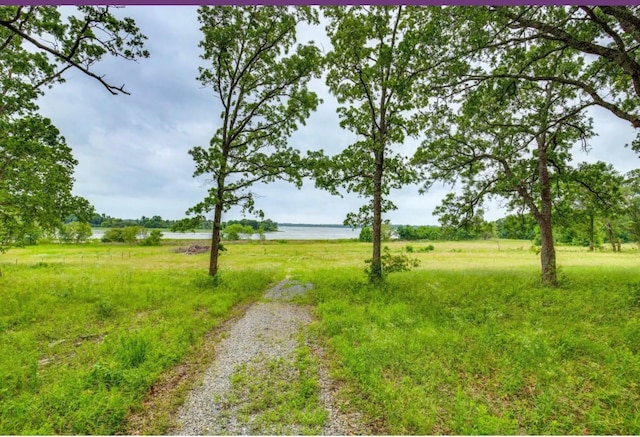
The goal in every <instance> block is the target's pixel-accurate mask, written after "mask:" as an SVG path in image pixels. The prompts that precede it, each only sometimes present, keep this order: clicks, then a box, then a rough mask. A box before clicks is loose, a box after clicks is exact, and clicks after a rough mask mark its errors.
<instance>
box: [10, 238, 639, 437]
mask: <svg viewBox="0 0 640 437" xmlns="http://www.w3.org/2000/svg"><path fill="white" fill-rule="evenodd" d="M187 244H188V242H185V241H174V242H168V243H166V244H164V245H163V246H160V247H129V246H123V245H117V244H114V245H107V244H101V243H90V244H85V245H78V246H76V245H46V246H35V247H28V248H24V249H12V250H10V251H9V252H7V253H6V254H2V255H0V268H1V269H2V274H3V276H2V277H0V298H1V299H2V305H0V347H1V350H2V354H0V434H116V433H123V432H126V430H127V415H128V414H129V412H131V411H139V410H140V409H141V408H143V407H142V401H143V400H144V399H145V397H146V396H149V391H150V388H151V387H152V386H153V384H154V383H155V382H156V381H157V380H158V379H159V378H160V377H161V375H163V374H165V373H166V372H167V371H168V370H169V369H171V368H173V367H175V366H176V365H178V364H179V363H181V362H183V361H184V360H186V359H188V357H190V356H193V355H194V354H195V353H196V352H197V350H198V348H199V347H201V345H202V343H203V339H204V337H205V334H206V333H207V332H210V331H211V330H213V329H214V328H216V327H217V326H219V325H220V324H221V323H222V321H224V320H225V319H227V318H229V317H231V315H232V314H233V313H234V308H237V307H238V305H239V304H241V303H247V302H251V301H253V300H256V299H259V297H260V295H261V293H262V291H264V290H265V289H266V288H267V287H268V286H269V285H270V284H272V283H275V282H277V281H279V280H281V279H282V278H283V277H284V276H286V275H291V276H292V277H294V278H296V279H298V280H301V281H309V282H312V283H313V284H314V285H315V288H314V289H313V290H312V292H311V293H310V295H309V296H308V298H307V301H308V303H311V304H313V305H314V306H315V312H316V315H317V321H316V322H315V323H314V324H313V325H312V327H311V330H312V331H311V334H312V335H313V336H314V337H316V338H317V339H318V340H319V341H320V342H321V343H323V344H324V345H325V347H326V349H327V353H328V355H329V356H330V357H331V363H332V364H331V372H332V374H333V375H334V377H336V378H338V380H339V381H340V382H341V385H342V396H344V397H345V400H348V404H349V405H352V406H355V407H357V408H358V409H360V410H362V411H363V412H364V413H365V415H366V417H367V418H368V420H369V421H370V422H371V423H372V425H373V429H374V430H376V432H379V433H387V434H640V355H639V354H640V275H639V274H638V272H639V270H640V269H639V268H640V253H639V252H638V251H637V249H634V248H633V247H631V246H629V247H623V252H622V253H611V252H598V253H589V252H587V251H586V250H585V249H583V248H574V247H571V248H565V247H560V248H558V262H559V265H561V273H560V281H561V286H560V287H559V288H557V289H551V288H547V287H543V286H541V285H540V282H539V258H538V256H537V255H536V254H535V253H533V252H531V251H530V250H529V248H530V246H531V244H530V243H529V242H527V241H504V240H500V241H497V240H491V241H478V242H432V243H428V242H413V243H405V242H391V243H388V244H387V245H388V246H389V247H390V248H391V250H392V252H394V253H399V252H400V251H401V250H406V249H407V246H411V249H410V250H411V252H410V253H408V255H409V256H411V257H413V258H418V259H419V260H420V262H421V263H420V266H419V267H418V268H416V269H414V270H413V271H411V272H402V273H396V274H392V275H390V276H389V277H388V279H387V282H386V284H385V285H384V286H382V287H373V286H370V285H369V284H368V283H367V281H366V277H365V275H364V267H365V264H364V262H363V261H364V259H366V258H368V257H370V247H371V246H370V244H367V243H358V242H345V241H341V242H339V241H328V242H308V241H300V242H293V241H289V242H278V241H267V242H238V243H232V242H229V243H225V246H226V247H227V248H228V250H227V251H226V252H224V253H223V255H222V256H221V258H220V263H221V274H220V276H219V278H218V279H217V280H212V279H210V278H209V277H208V276H207V274H206V273H207V266H208V255H207V254H200V255H191V256H189V255H184V254H182V253H175V252H173V249H175V247H177V246H178V245H183V246H184V245H187ZM429 244H432V245H433V246H434V247H435V250H433V251H430V252H423V251H422V250H421V249H423V248H424V247H426V246H427V245H429ZM156 426H159V427H157V428H154V431H155V432H159V431H162V430H163V428H162V426H161V424H160V425H158V424H156Z"/></svg>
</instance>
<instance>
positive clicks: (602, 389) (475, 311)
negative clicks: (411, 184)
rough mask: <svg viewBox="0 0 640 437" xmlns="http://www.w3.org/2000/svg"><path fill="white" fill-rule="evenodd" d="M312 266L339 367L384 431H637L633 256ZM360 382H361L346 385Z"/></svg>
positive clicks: (638, 329)
mask: <svg viewBox="0 0 640 437" xmlns="http://www.w3.org/2000/svg"><path fill="white" fill-rule="evenodd" d="M358 273H359V272H358V270H352V271H349V270H346V269H345V270H343V271H335V270H331V271H318V272H314V273H313V274H309V275H307V276H306V277H305V280H310V281H312V282H314V283H315V284H316V285H317V288H316V292H315V295H316V299H317V302H318V306H317V313H318V316H319V317H320V320H321V322H320V326H319V329H320V332H321V333H322V334H323V335H324V336H325V337H326V342H327V345H328V346H329V347H330V349H331V351H332V352H333V354H334V356H335V358H336V360H337V362H336V364H335V368H334V371H335V372H336V374H337V376H338V377H340V378H342V379H343V380H344V381H345V382H346V383H347V384H348V385H349V386H351V389H352V391H351V392H352V393H354V392H355V393H357V395H356V396H355V397H356V399H357V400H359V402H358V405H359V407H360V408H361V409H362V410H364V411H365V412H366V413H367V414H368V415H369V416H370V417H371V418H372V420H373V421H375V422H376V423H379V424H381V427H382V429H381V431H382V432H384V433H389V434H419V435H423V434H466V435H468V434H638V433H640V390H639V389H640V356H639V353H640V279H638V274H637V268H636V269H633V268H624V267H622V268H615V267H608V268H607V270H606V271H602V270H599V269H596V268H593V267H576V268H573V269H566V270H565V275H564V280H563V286H562V287H561V288H559V289H550V288H546V287H542V286H540V284H539V281H538V279H537V275H536V271H535V270H533V269H522V270H520V271H505V270H502V269H495V270H489V269H477V270H469V271H459V270H457V271H443V270H426V269H423V270H421V271H420V270H419V271H414V272H409V273H405V274H397V275H395V276H390V277H389V280H388V283H387V285H386V286H385V287H383V288H374V287H371V286H369V285H368V284H366V283H365V282H364V280H362V279H361V278H359V276H358ZM352 396H353V394H352Z"/></svg>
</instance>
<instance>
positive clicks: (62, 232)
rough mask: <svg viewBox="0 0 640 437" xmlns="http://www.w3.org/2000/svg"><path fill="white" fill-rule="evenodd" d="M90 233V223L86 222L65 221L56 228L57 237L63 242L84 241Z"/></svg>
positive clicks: (76, 242)
mask: <svg viewBox="0 0 640 437" xmlns="http://www.w3.org/2000/svg"><path fill="white" fill-rule="evenodd" d="M91 235H92V231H91V225H89V223H87V222H71V223H67V224H66V225H63V226H62V227H61V228H60V229H59V230H58V238H59V239H60V241H61V242H63V243H75V244H78V243H84V242H86V241H87V239H89V237H91Z"/></svg>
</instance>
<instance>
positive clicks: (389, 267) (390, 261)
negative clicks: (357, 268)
mask: <svg viewBox="0 0 640 437" xmlns="http://www.w3.org/2000/svg"><path fill="white" fill-rule="evenodd" d="M371 261H372V260H371V259H368V260H366V261H365V262H366V263H367V264H369V267H367V268H366V269H365V272H366V273H367V276H369V278H372V279H375V278H374V276H373V271H372V269H371ZM380 261H381V263H382V276H383V278H384V277H386V276H387V275H388V274H389V273H395V272H406V271H409V270H411V269H412V268H414V267H418V266H419V265H420V260H418V259H415V258H409V257H408V256H407V255H406V254H405V253H400V254H398V255H392V254H391V251H390V250H389V248H388V247H387V246H385V247H384V249H382V255H381V256H380Z"/></svg>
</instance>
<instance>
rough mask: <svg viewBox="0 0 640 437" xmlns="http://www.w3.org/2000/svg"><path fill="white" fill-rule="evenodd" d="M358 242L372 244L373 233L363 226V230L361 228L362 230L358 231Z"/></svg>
mask: <svg viewBox="0 0 640 437" xmlns="http://www.w3.org/2000/svg"><path fill="white" fill-rule="evenodd" d="M358 241H364V242H366V243H372V242H373V231H372V230H371V228H370V227H368V226H365V227H364V228H362V230H361V231H360V235H359V236H358Z"/></svg>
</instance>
